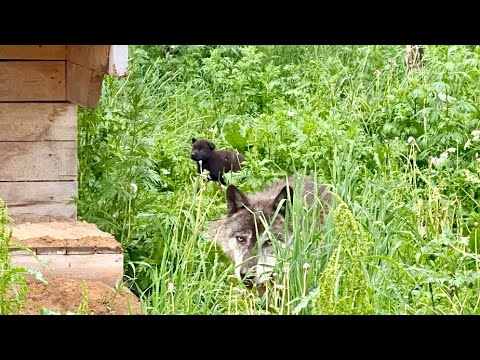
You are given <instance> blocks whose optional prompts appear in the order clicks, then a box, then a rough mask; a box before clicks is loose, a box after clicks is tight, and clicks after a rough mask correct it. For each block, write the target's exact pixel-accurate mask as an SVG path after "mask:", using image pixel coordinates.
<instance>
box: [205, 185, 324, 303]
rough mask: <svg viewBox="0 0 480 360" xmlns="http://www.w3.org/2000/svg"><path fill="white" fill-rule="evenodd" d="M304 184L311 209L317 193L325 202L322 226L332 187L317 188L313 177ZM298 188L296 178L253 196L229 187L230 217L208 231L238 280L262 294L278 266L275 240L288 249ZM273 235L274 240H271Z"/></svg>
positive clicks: (304, 193) (228, 205)
mask: <svg viewBox="0 0 480 360" xmlns="http://www.w3.org/2000/svg"><path fill="white" fill-rule="evenodd" d="M298 181H300V180H298ZM302 181H303V186H299V187H297V189H300V188H303V195H304V196H306V201H307V204H308V205H309V206H311V205H312V204H313V202H314V201H315V196H314V194H315V191H316V193H317V198H318V199H320V201H321V204H322V207H323V211H322V213H321V214H320V218H319V225H320V224H322V223H323V220H324V217H325V216H326V215H327V214H328V212H329V208H330V206H331V204H332V193H331V192H330V191H329V190H328V188H329V185H317V184H315V183H314V181H313V180H312V178H310V177H305V178H303V179H302ZM299 185H302V184H299ZM294 189H295V179H294V178H293V177H290V178H288V179H283V180H281V181H278V182H276V183H275V184H273V185H271V186H269V187H267V188H266V189H264V190H262V191H259V192H257V193H254V194H250V195H246V194H244V193H243V192H241V191H240V190H239V189H238V188H236V187H235V186H234V185H229V186H228V187H227V191H226V200H227V215H226V216H225V217H224V218H222V219H220V220H216V221H213V222H211V223H210V226H209V229H208V235H209V237H210V238H211V239H212V240H213V241H215V242H216V243H217V244H219V245H220V247H221V249H222V251H223V252H224V253H225V255H227V257H229V258H230V259H231V260H232V261H234V263H235V275H236V276H237V278H238V279H239V280H240V281H242V282H243V283H244V284H245V285H246V286H247V287H253V285H254V284H256V285H257V286H258V288H259V294H260V295H262V294H263V291H264V289H265V288H264V286H263V285H262V284H263V283H264V282H265V281H266V280H268V279H269V278H270V274H271V272H272V268H273V267H274V266H275V263H276V259H275V251H274V246H273V244H272V241H273V240H276V241H279V242H280V245H281V246H285V245H286V244H287V243H288V241H289V239H290V234H289V230H287V233H285V228H287V229H289V228H290V227H289V226H288V227H285V226H284V222H285V211H286V206H287V201H292V200H293V191H294ZM280 204H281V205H280ZM279 205H280V208H279V209H278V207H279ZM277 209H278V213H277V214H276V216H275V213H276V212H277ZM260 214H263V217H264V220H266V223H267V224H269V231H265V226H264V225H265V222H264V221H261V220H260ZM270 234H273V235H274V237H273V238H270V237H269V235H270ZM258 235H260V236H258Z"/></svg>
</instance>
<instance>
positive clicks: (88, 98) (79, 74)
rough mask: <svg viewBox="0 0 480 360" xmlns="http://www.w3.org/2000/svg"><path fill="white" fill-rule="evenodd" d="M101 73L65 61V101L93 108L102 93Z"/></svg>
mask: <svg viewBox="0 0 480 360" xmlns="http://www.w3.org/2000/svg"><path fill="white" fill-rule="evenodd" d="M103 76H104V75H103V73H98V72H95V71H93V70H91V69H89V68H87V67H85V66H81V65H77V64H74V63H71V62H68V61H67V100H68V101H70V102H72V103H74V104H78V105H80V106H83V107H86V108H95V107H97V105H98V102H99V100H100V95H101V93H102V83H103Z"/></svg>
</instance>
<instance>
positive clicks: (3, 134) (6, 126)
mask: <svg viewBox="0 0 480 360" xmlns="http://www.w3.org/2000/svg"><path fill="white" fill-rule="evenodd" d="M0 129H1V130H0V142H2V141H45V140H49V141H51V140H72V141H76V140H77V105H75V104H69V103H0ZM0 167H1V164H0Z"/></svg>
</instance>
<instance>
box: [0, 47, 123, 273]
mask: <svg viewBox="0 0 480 360" xmlns="http://www.w3.org/2000/svg"><path fill="white" fill-rule="evenodd" d="M127 55H128V47H127V45H0V198H1V199H3V200H4V202H5V203H6V205H7V208H8V214H9V215H10V217H11V218H12V219H13V220H14V229H13V237H14V239H13V240H15V241H21V240H25V241H27V242H28V241H30V243H31V242H32V241H33V240H34V239H33V238H32V236H31V234H32V233H31V232H30V233H29V232H28V231H27V232H25V231H26V230H25V228H22V229H21V230H19V229H18V226H17V225H16V224H22V225H21V226H23V227H25V226H26V225H25V222H27V223H32V224H35V223H36V224H37V225H35V226H37V229H39V228H38V223H39V221H42V219H44V218H54V219H65V220H68V221H67V222H66V223H65V224H66V225H65V224H64V225H65V226H63V227H62V226H61V225H59V224H58V223H57V224H56V225H55V226H53V227H48V226H49V224H51V223H52V222H51V221H50V222H48V223H47V224H46V225H45V226H44V227H43V228H42V230H32V231H34V232H35V231H38V232H39V233H38V234H36V235H37V237H39V238H40V237H41V238H43V239H50V241H49V242H44V243H43V245H42V244H40V245H39V243H38V241H37V242H36V243H35V244H34V245H33V247H32V246H30V247H31V248H32V249H34V251H35V252H36V253H37V254H39V255H42V256H48V255H51V256H53V255H63V256H64V255H68V254H70V255H73V254H76V255H82V254H83V255H85V256H86V255H90V256H93V255H95V254H97V252H96V246H95V241H94V240H92V239H94V238H95V236H97V235H98V236H99V237H100V238H102V237H103V238H105V237H109V238H108V241H107V243H108V244H110V245H108V246H107V247H105V246H104V247H103V248H102V247H99V249H100V251H99V252H98V255H102V254H103V255H105V254H110V253H111V254H116V255H117V257H116V258H115V260H111V261H114V262H116V263H119V262H120V261H119V258H118V256H120V254H121V249H120V247H119V246H118V243H116V241H115V239H113V237H112V236H111V235H109V234H105V233H102V232H100V231H99V230H98V229H97V231H98V233H97V234H96V235H95V234H92V232H91V230H92V229H91V226H90V225H92V224H84V225H89V226H90V228H89V229H90V230H89V231H90V232H89V231H87V232H84V233H88V236H87V235H85V236H86V238H78V236H77V235H76V234H80V233H81V231H76V230H75V226H78V225H79V224H78V223H77V222H76V221H75V220H76V216H77V210H76V206H75V205H73V204H70V203H69V202H70V200H71V198H72V197H73V196H75V195H77V108H78V106H82V107H87V108H94V107H96V106H97V105H98V102H99V99H100V95H101V89H102V81H103V78H104V76H106V75H108V76H125V75H126V71H127ZM27 225H28V224H27ZM19 226H20V225H19ZM32 226H33V225H32ZM93 226H94V225H93ZM60 228H64V229H65V231H66V232H67V233H68V236H66V235H65V236H64V237H63V238H62V236H63V235H62V234H61V231H60V230H59V229H60ZM95 228H96V227H95ZM32 229H33V228H32ZM72 229H73V230H72ZM27 230H28V229H27ZM59 231H60V233H59ZM40 232H41V233H40ZM28 234H30V235H28ZM17 235H18V236H17ZM22 236H23V238H22ZM76 236H77V237H76ZM33 237H35V236H33ZM20 238H21V239H20ZM87 238H88V239H90V243H89V244H90V245H88V246H87V244H86V243H85V239H87ZM66 239H67V240H68V239H70V240H72V241H66V242H65V240H66ZM82 239H83V240H82ZM37 240H38V239H37ZM73 240H75V241H77V242H75V241H73ZM55 241H57V242H55ZM58 241H61V245H59V244H60V242H58ZM79 241H80V242H79ZM92 241H93V242H92ZM72 244H83V246H80V247H79V246H75V250H72V249H73V248H72V247H71V246H70V245H72ZM27 245H28V244H27ZM44 245H45V246H44ZM47 245H48V246H47ZM69 247H70V250H69ZM109 249H110V250H112V251H111V252H109ZM19 255H20V253H19ZM24 259H26V258H24ZM49 259H50V260H52V259H54V258H49ZM55 259H57V260H56V261H50V264H55V263H56V262H58V260H59V259H60V258H58V257H57V258H55ZM86 259H87V258H85V257H84V258H82V259H80V258H76V259H74V258H71V257H70V258H68V261H67V262H66V264H67V265H65V266H64V267H65V269H66V270H65V269H64V270H65V271H64V273H66V274H67V275H68V274H70V275H72V274H73V275H72V276H73V277H75V271H74V269H72V261H73V260H74V261H73V263H75V261H77V260H78V261H77V262H78V264H79V265H78V267H77V268H76V269H77V273H81V275H78V276H80V277H83V278H85V276H87V278H88V276H90V275H89V274H88V273H89V271H88V266H89V264H93V263H95V261H96V262H98V259H99V257H95V258H94V257H91V261H90V260H88V259H87V260H86ZM112 259H113V258H112ZM122 259H123V255H122ZM17 260H18V259H17ZM30 260H31V259H30ZM30 260H28V261H30ZM62 261H63V262H65V261H64V260H62ZM108 261H110V260H108ZM108 261H107V263H108ZM47 262H48V261H47ZM20 263H21V261H20ZM104 263H105V262H104ZM105 264H106V263H105ZM105 264H104V265H105ZM52 266H53V267H55V265H52ZM102 266H103V265H102ZM108 266H110V265H108ZM108 266H107V267H108ZM115 266H116V268H117V269H118V268H119V266H120V268H121V271H122V274H123V268H122V266H123V264H121V265H120V264H116V265H115ZM73 268H75V266H73ZM104 268H105V266H104ZM104 268H101V267H98V266H97V270H98V271H97V272H96V271H93V273H94V274H93V275H92V276H93V277H94V278H95V277H96V276H97V275H98V272H101V271H104V270H105V269H104ZM62 271H63V270H62ZM69 271H70V272H69ZM115 271H117V270H115ZM60 272H61V271H60ZM90 273H92V272H90ZM119 276H121V275H119V274H118V271H117V273H116V275H114V277H116V278H118V277H119ZM112 281H113V280H112ZM112 281H110V280H109V279H107V282H112Z"/></svg>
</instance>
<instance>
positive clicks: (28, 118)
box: [0, 45, 77, 218]
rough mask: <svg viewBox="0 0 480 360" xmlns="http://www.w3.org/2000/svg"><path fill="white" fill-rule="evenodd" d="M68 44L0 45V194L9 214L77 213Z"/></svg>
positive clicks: (74, 125) (74, 107)
mask: <svg viewBox="0 0 480 360" xmlns="http://www.w3.org/2000/svg"><path fill="white" fill-rule="evenodd" d="M66 69H67V45H43V46H41V45H30V46H25V45H22V46H20V45H19V46H17V45H10V46H0V198H2V199H3V200H4V201H5V202H6V204H7V206H8V209H9V214H10V216H12V217H13V218H15V217H22V218H35V217H43V216H55V217H69V218H75V217H76V207H75V205H72V204H68V202H69V199H70V198H71V197H72V196H74V195H76V194H77V105H76V104H73V103H69V102H68V101H67V71H66Z"/></svg>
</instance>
